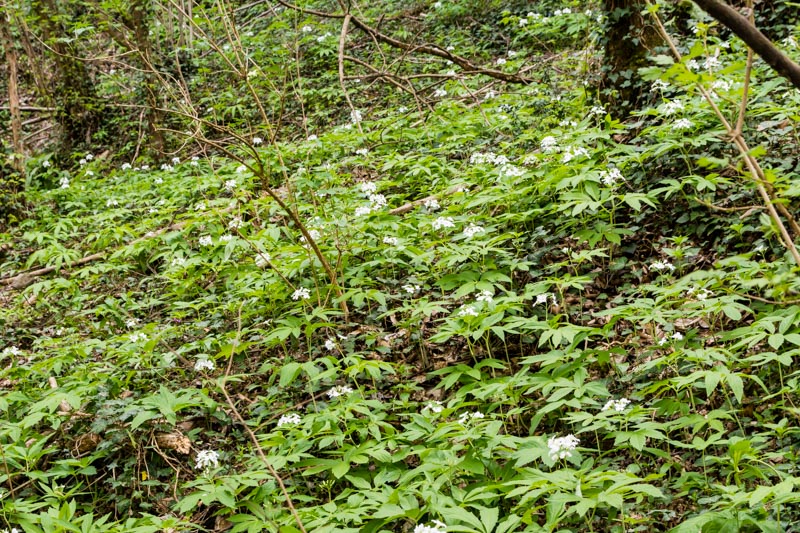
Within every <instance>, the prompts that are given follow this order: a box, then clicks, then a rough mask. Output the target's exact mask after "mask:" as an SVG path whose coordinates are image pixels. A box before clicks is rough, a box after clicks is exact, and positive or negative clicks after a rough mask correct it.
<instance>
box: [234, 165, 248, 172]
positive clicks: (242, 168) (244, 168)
mask: <svg viewBox="0 0 800 533" xmlns="http://www.w3.org/2000/svg"><path fill="white" fill-rule="evenodd" d="M246 170H247V167H246V166H244V165H239V166H238V167H236V173H237V174H241V173H242V172H245V171H246Z"/></svg>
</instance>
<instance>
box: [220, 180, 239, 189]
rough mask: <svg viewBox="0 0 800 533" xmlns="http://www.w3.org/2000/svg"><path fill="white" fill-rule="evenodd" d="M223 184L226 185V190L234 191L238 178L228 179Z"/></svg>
mask: <svg viewBox="0 0 800 533" xmlns="http://www.w3.org/2000/svg"><path fill="white" fill-rule="evenodd" d="M223 185H224V187H225V189H226V190H228V191H232V190H233V189H235V188H236V185H237V184H236V180H228V181H226V182H225V183H224V184H223Z"/></svg>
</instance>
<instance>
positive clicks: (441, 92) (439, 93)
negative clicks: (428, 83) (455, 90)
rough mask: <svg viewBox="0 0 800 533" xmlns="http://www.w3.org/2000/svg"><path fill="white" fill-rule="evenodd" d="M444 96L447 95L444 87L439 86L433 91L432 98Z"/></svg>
mask: <svg viewBox="0 0 800 533" xmlns="http://www.w3.org/2000/svg"><path fill="white" fill-rule="evenodd" d="M445 96H447V91H446V90H444V89H441V88H439V89H436V90H435V91H433V97H434V98H444V97H445Z"/></svg>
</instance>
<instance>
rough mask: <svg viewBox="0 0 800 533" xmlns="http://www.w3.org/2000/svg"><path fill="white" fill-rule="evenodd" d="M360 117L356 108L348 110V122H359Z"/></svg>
mask: <svg viewBox="0 0 800 533" xmlns="http://www.w3.org/2000/svg"><path fill="white" fill-rule="evenodd" d="M362 118H363V117H362V115H361V111H359V110H358V109H353V110H352V111H350V122H352V123H353V124H358V123H359V122H361V120H362Z"/></svg>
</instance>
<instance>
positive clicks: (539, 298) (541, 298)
mask: <svg viewBox="0 0 800 533" xmlns="http://www.w3.org/2000/svg"><path fill="white" fill-rule="evenodd" d="M547 300H551V301H552V302H553V303H554V304H555V303H556V295H555V294H551V293H549V292H545V293H542V294H538V295H536V301H535V302H534V303H533V305H539V304H546V303H547Z"/></svg>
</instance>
